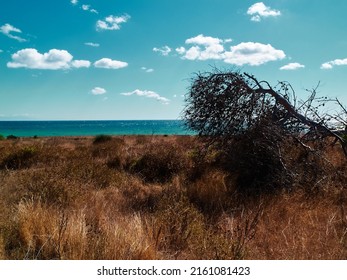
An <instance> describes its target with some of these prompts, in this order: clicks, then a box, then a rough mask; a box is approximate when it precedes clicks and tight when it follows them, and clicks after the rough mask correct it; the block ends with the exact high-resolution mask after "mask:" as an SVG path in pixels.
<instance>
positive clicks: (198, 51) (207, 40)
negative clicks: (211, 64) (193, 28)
mask: <svg viewBox="0 0 347 280" xmlns="http://www.w3.org/2000/svg"><path fill="white" fill-rule="evenodd" d="M230 40H231V39H227V40H222V39H219V38H214V37H210V36H204V35H203V34H200V35H198V36H196V37H192V38H189V39H187V40H186V41H185V43H186V44H188V45H194V46H192V47H190V48H189V49H188V50H186V49H185V48H184V47H180V48H177V49H176V51H177V52H178V54H180V55H183V58H185V59H188V60H207V59H222V58H223V53H224V46H223V43H225V42H230Z"/></svg>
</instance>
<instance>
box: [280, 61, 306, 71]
mask: <svg viewBox="0 0 347 280" xmlns="http://www.w3.org/2000/svg"><path fill="white" fill-rule="evenodd" d="M300 68H305V65H302V64H300V63H297V62H294V63H289V64H287V65H284V66H282V67H281V68H280V70H297V69H300Z"/></svg>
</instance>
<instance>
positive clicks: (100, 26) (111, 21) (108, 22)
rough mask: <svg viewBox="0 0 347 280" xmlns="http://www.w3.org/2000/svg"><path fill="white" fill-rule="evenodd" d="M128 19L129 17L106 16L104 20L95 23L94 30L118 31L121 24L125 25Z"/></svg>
mask: <svg viewBox="0 0 347 280" xmlns="http://www.w3.org/2000/svg"><path fill="white" fill-rule="evenodd" d="M129 19H130V16H129V15H122V16H119V17H116V16H112V15H110V16H108V17H106V18H105V19H104V20H98V21H97V22H96V30H98V31H102V30H119V29H120V28H121V24H122V23H126V22H127V21H128V20H129Z"/></svg>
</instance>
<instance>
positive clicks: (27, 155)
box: [0, 147, 38, 169]
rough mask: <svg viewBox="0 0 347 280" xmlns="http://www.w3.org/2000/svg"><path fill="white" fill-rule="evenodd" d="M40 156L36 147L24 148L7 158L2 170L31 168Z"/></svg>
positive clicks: (3, 162) (4, 160)
mask: <svg viewBox="0 0 347 280" xmlns="http://www.w3.org/2000/svg"><path fill="white" fill-rule="evenodd" d="M37 155H38V151H37V150H36V149H35V148H34V147H24V148H22V149H20V150H19V151H16V152H14V153H12V154H10V155H8V156H7V157H5V158H4V159H3V161H2V163H1V165H0V167H1V168H2V169H4V168H6V169H22V168H28V167H30V166H31V165H32V164H33V163H34V162H35V158H36V156H37Z"/></svg>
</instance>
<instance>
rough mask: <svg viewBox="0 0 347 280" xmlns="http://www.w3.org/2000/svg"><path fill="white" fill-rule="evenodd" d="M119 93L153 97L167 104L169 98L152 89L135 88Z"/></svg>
mask: <svg viewBox="0 0 347 280" xmlns="http://www.w3.org/2000/svg"><path fill="white" fill-rule="evenodd" d="M121 95H125V96H131V95H137V96H143V97H147V98H153V99H156V100H157V101H159V102H161V103H163V104H169V102H170V100H169V99H167V98H165V97H163V96H160V95H159V94H158V93H156V92H154V91H150V90H139V89H136V90H134V91H132V92H123V93H121Z"/></svg>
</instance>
